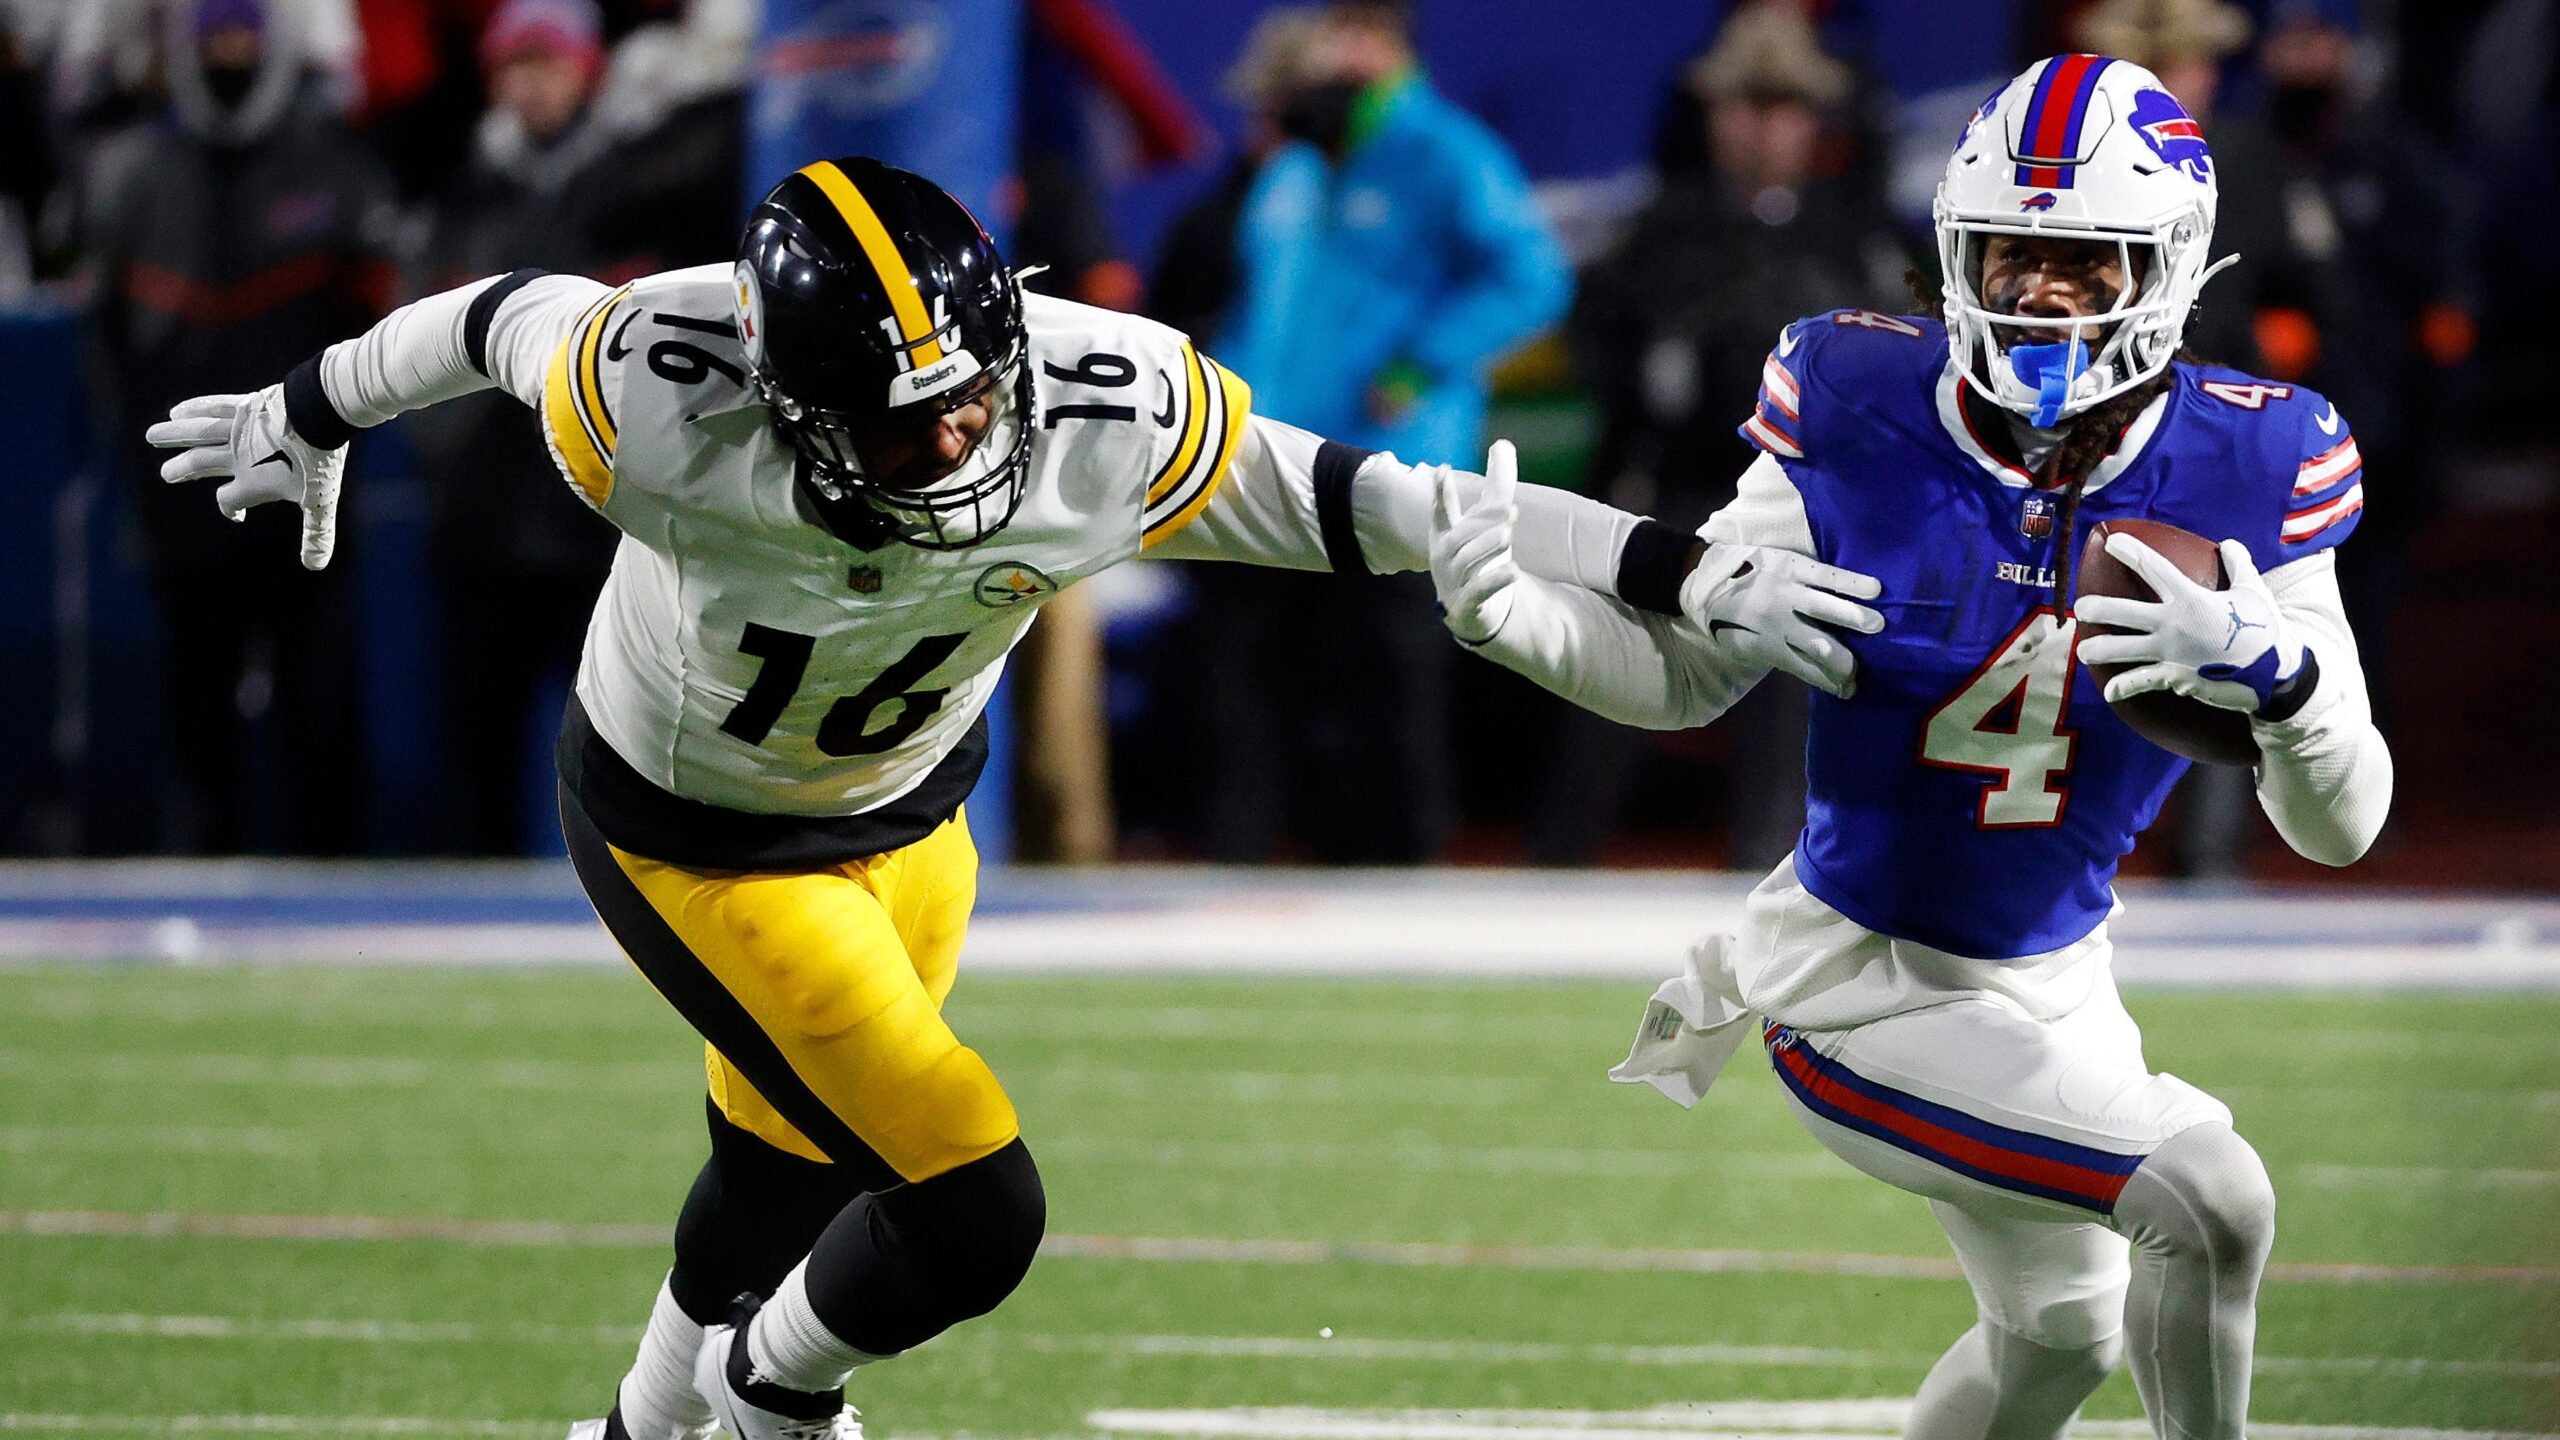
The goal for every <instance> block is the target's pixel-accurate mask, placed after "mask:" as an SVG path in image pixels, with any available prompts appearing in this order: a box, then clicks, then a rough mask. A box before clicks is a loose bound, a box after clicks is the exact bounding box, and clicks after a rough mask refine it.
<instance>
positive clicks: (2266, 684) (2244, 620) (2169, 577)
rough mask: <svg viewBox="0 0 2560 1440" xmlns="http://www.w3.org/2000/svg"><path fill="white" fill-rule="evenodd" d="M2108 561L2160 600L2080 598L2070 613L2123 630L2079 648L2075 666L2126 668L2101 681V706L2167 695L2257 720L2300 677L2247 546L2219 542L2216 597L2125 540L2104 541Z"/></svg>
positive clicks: (2294, 643) (2293, 645)
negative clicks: (2222, 582)
mask: <svg viewBox="0 0 2560 1440" xmlns="http://www.w3.org/2000/svg"><path fill="white" fill-rule="evenodd" d="M2107 553H2108V554H2110V555H2113V556H2114V557H2116V558H2117V559H2118V560H2121V561H2123V562H2124V563H2125V564H2126V565H2127V566H2129V567H2131V569H2132V570H2133V573H2134V574H2136V575H2139V576H2141V577H2142V579H2143V581H2144V583H2146V584H2148V585H2149V586H2150V587H2151V590H2152V593H2153V594H2155V595H2158V596H2159V597H2160V598H2159V599H2158V600H2157V601H2152V600H2132V599H2126V598H2123V597H2121V596H2114V595H2084V596H2082V597H2081V598H2080V599H2079V600H2078V601H2077V602H2076V603H2075V604H2073V606H2072V607H2071V613H2072V614H2073V616H2075V617H2076V618H2078V619H2080V620H2083V621H2086V622H2088V623H2089V624H2092V625H2111V626H2114V627H2116V628H2117V629H2120V630H2123V631H2125V632H2127V633H2125V634H2122V635H2092V636H2090V637H2088V638H2087V639H2085V640H2082V641H2081V642H2080V659H2081V662H2082V663H2083V664H2088V665H2130V666H2133V667H2134V668H2133V669H2130V670H2127V671H2125V672H2124V673H2123V674H2121V675H2118V676H2117V677H2116V678H2114V679H2113V680H2110V681H2108V682H2107V689H2106V698H2107V701H2108V703H2109V704H2113V703H2115V702H2117V701H2120V700H2124V699H2127V698H2129V697H2131V696H2135V695H2144V694H2148V693H2150V692H2151V691H2154V690H2171V691H2175V692H2177V693H2178V694H2180V695H2184V696H2186V697H2187V698H2188V699H2190V700H2201V701H2203V702H2204V703H2205V704H2207V705H2211V706H2215V707H2216V708H2218V709H2223V710H2237V711H2239V712H2240V713H2241V714H2243V715H2256V714H2258V713H2259V712H2261V711H2263V710H2265V709H2266V708H2267V705H2268V702H2269V701H2270V700H2271V699H2273V698H2274V695H2275V691H2276V687H2277V686H2279V685H2282V684H2284V683H2285V682H2286V681H2288V680H2292V679H2294V678H2295V677H2297V676H2299V675H2300V674H2301V673H2302V660H2303V654H2304V651H2303V648H2302V641H2301V639H2300V638H2299V637H2297V636H2296V635H2295V634H2294V633H2293V627H2292V626H2290V625H2288V624H2286V623H2285V618H2284V612H2283V611H2282V610H2281V609H2279V608H2277V606H2276V597H2275V594H2274V592H2272V591H2270V590H2268V588H2267V582H2266V580H2265V579H2264V578H2263V577H2261V576H2260V575H2259V574H2258V567H2257V565H2256V563H2255V562H2253V561H2252V560H2250V558H2249V547H2248V546H2246V545H2243V544H2241V543H2240V542H2239V541H2237V540H2225V541H2223V542H2222V570H2223V574H2224V575H2225V576H2226V577H2227V578H2228V579H2229V580H2230V582H2231V583H2230V586H2229V588H2227V589H2222V590H2208V589H2206V588H2205V587H2204V586H2202V585H2199V584H2197V583H2196V582H2194V581H2193V580H2190V579H2188V578H2187V576H2186V573H2185V572H2184V571H2182V570H2180V569H2179V568H2178V567H2177V566H2175V565H2172V564H2170V563H2169V561H2168V559H2167V557H2165V556H2163V555H2161V554H2160V552H2159V551H2157V550H2154V549H2152V548H2151V547H2150V546H2148V545H2145V544H2143V543H2142V542H2141V541H2139V540H2136V539H2135V538H2133V537H2132V536H2130V535H2109V536H2108V537H2107Z"/></svg>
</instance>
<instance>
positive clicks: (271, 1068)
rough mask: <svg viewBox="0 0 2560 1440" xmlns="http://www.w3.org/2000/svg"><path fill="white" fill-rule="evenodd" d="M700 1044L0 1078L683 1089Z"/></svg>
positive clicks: (19, 1071) (35, 1070)
mask: <svg viewBox="0 0 2560 1440" xmlns="http://www.w3.org/2000/svg"><path fill="white" fill-rule="evenodd" d="M700 1048H701V1047H700V1045H699V1044H698V1043H696V1044H693V1045H675V1046H671V1047H669V1049H668V1051H667V1058H666V1059H665V1060H664V1061H651V1062H641V1061H606V1060H598V1061H577V1060H495V1061H492V1060H463V1059H443V1058H435V1059H430V1058H426V1057H413V1056H400V1055H296V1054H289V1053H265V1054H246V1053H236V1052H223V1051H207V1052H199V1053H192V1054H189V1053H181V1054H168V1053H153V1052H150V1051H113V1050H109V1051H85V1052H83V1053H80V1054H76V1055H57V1054H49V1053H47V1052H44V1051H41V1050H0V1076H8V1077H10V1078H13V1079H21V1080H32V1081H37V1082H47V1081H50V1082H56V1083H59V1082H62V1081H72V1080H79V1081H92V1082H95V1081H106V1082H137V1083H148V1084H173V1083H174V1084H185V1085H252V1086H259V1087H273V1086H285V1087H290V1088H293V1089H297V1090H373V1089H397V1090H409V1089H422V1088H433V1087H443V1086H452V1085H457V1084H468V1085H472V1086H474V1087H478V1088H483V1089H493V1090H566V1091H579V1092H601V1091H618V1092H628V1091H630V1090H633V1089H645V1088H649V1087H652V1086H662V1085H667V1084H683V1083H688V1082H690V1081H692V1080H694V1079H696V1078H697V1077H696V1076H695V1075H694V1072H695V1071H697V1070H699V1069H700V1068H701V1064H700V1057H699V1051H700Z"/></svg>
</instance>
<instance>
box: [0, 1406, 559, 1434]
mask: <svg viewBox="0 0 2560 1440" xmlns="http://www.w3.org/2000/svg"><path fill="white" fill-rule="evenodd" d="M564 1428H565V1425H564V1424H563V1422H560V1421H555V1420H446V1419H437V1418H432V1417H428V1416H411V1415H45V1414H25V1413H20V1412H15V1411H0V1431H20V1432H27V1433H34V1434H59V1435H432V1436H439V1437H443V1436H458V1435H469V1436H488V1437H492V1440H516V1437H518V1436H524V1437H533V1436H540V1437H543V1440H558V1437H559V1435H560V1432H561V1431H562V1430H563V1429H564Z"/></svg>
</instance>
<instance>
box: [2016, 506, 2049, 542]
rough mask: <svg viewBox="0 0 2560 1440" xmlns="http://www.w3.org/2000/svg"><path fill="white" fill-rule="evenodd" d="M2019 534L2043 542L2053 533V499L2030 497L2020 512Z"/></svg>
mask: <svg viewBox="0 0 2560 1440" xmlns="http://www.w3.org/2000/svg"><path fill="white" fill-rule="evenodd" d="M2018 533H2019V534H2021V535H2024V536H2026V537H2027V538H2028V539H2030V540H2042V539H2044V538H2045V537H2047V536H2049V535H2051V534H2052V533H2053V497H2052V496H2050V495H2030V496H2028V497H2027V498H2026V501H2025V503H2024V504H2023V505H2022V506H2021V507H2020V508H2019V510H2018Z"/></svg>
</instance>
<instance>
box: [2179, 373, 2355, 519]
mask: <svg viewBox="0 0 2560 1440" xmlns="http://www.w3.org/2000/svg"><path fill="white" fill-rule="evenodd" d="M2179 369H2180V371H2181V379H2182V380H2183V382H2184V383H2185V384H2186V385H2187V386H2189V387H2190V388H2191V390H2192V391H2193V393H2192V394H2191V395H2189V396H2188V397H2187V398H2188V400H2189V401H2190V402H2191V403H2192V405H2193V408H2194V412H2195V414H2196V415H2197V416H2198V417H2199V418H2200V419H2202V420H2203V421H2204V422H2205V423H2206V424H2209V425H2212V426H2214V427H2216V428H2219V429H2222V430H2224V431H2226V432H2227V433H2228V434H2229V435H2230V437H2231V438H2230V443H2229V444H2228V445H2227V446H2225V447H2217V448H2222V449H2224V450H2225V451H2226V453H2228V454H2230V455H2232V456H2233V457H2235V458H2236V459H2237V460H2238V461H2239V462H2240V464H2241V465H2243V466H2244V467H2246V471H2245V473H2243V474H2242V475H2240V476H2237V477H2235V478H2236V479H2237V480H2238V481H2239V482H2240V484H2241V485H2242V486H2243V487H2245V490H2246V493H2247V494H2248V495H2249V497H2250V499H2249V502H2248V504H2247V506H2246V508H2245V509H2244V510H2243V511H2241V512H2240V513H2241V516H2242V519H2241V526H2242V528H2241V529H2240V530H2239V532H2238V538H2239V539H2240V540H2242V541H2244V542H2246V543H2247V545H2248V546H2249V553H2250V556H2251V558H2252V559H2254V560H2256V561H2257V562H2258V568H2259V569H2261V570H2272V569H2275V568H2276V567H2278V566H2280V565H2289V564H2291V563H2293V562H2294V561H2296V560H2300V559H2304V558H2305V557H2308V556H2311V555H2315V554H2318V553H2319V552H2320V551H2323V550H2327V549H2331V548H2333V547H2335V546H2336V545H2338V544H2340V543H2341V542H2343V541H2344V540H2345V539H2346V538H2347V536H2348V535H2350V534H2352V533H2354V531H2355V528H2356V522H2357V520H2358V518H2359V517H2360V516H2361V515H2362V514H2363V513H2364V457H2363V456H2362V455H2361V454H2360V453H2358V451H2357V450H2356V437H2355V433H2354V432H2353V431H2352V430H2350V429H2349V428H2348V427H2347V421H2346V417H2345V416H2342V415H2340V414H2339V413H2338V407H2337V406H2336V405H2334V404H2332V403H2330V400H2329V397H2327V396H2325V395H2322V394H2321V393H2319V392H2318V391H2316V390H2311V389H2306V388H2305V387H2303V386H2300V385H2287V384H2281V383H2278V382H2276V381H2272V380H2261V379H2259V378H2257V377H2256V376H2254V375H2245V374H2242V373H2241V372H2239V371H2237V370H2228V369H2224V368H2222V367H2220V366H2213V365H2194V366H2185V365H2182V366H2180V367H2179Z"/></svg>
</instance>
